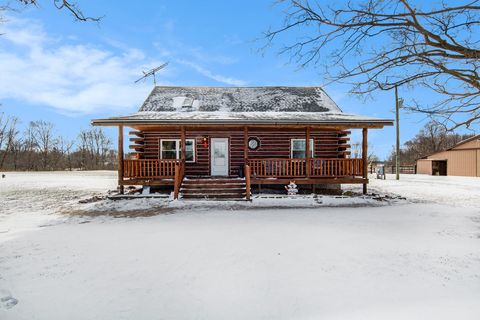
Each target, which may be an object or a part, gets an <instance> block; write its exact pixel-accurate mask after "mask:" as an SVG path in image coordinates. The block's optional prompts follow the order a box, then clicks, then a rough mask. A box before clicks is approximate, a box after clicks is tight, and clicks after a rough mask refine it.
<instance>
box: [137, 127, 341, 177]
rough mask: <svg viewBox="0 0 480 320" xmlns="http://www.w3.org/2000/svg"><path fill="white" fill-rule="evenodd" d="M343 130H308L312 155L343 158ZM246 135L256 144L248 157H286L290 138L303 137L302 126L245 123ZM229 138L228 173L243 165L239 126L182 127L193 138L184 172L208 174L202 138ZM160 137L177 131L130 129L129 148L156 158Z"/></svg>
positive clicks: (143, 156)
mask: <svg viewBox="0 0 480 320" xmlns="http://www.w3.org/2000/svg"><path fill="white" fill-rule="evenodd" d="M347 135H348V132H347V131H318V130H311V133H310V137H311V138H312V139H314V146H315V147H314V152H315V153H314V157H315V158H344V157H345V156H346V155H348V154H350V151H349V149H350V145H349V144H348V140H349V138H348V137H347ZM248 136H249V138H250V137H257V138H258V139H259V140H260V147H259V148H258V149H257V150H254V151H253V150H249V153H248V157H249V159H262V158H290V155H291V154H290V152H291V151H290V145H291V143H290V139H304V138H305V131H302V130H295V131H291V130H290V131H289V130H285V129H283V130H265V129H262V130H258V129H257V130H256V129H255V128H251V127H249V129H248ZM204 137H207V138H208V139H209V140H208V145H209V146H210V138H229V143H230V154H229V158H230V174H231V175H233V176H235V175H238V170H239V168H240V167H241V166H243V165H244V155H243V152H244V140H243V130H236V131H232V130H229V131H224V130H201V131H199V130H188V128H187V130H186V139H195V147H196V148H195V151H196V157H195V158H196V161H195V163H187V165H186V168H185V170H186V172H185V174H186V175H190V176H196V175H199V176H201V175H210V154H209V147H204V145H203V138H204ZM161 139H180V129H179V130H178V131H161V130H150V131H143V132H131V138H130V142H131V145H130V149H131V150H132V152H134V153H135V154H136V158H138V159H158V158H159V141H160V140H161Z"/></svg>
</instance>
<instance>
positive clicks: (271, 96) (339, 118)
mask: <svg viewBox="0 0 480 320" xmlns="http://www.w3.org/2000/svg"><path fill="white" fill-rule="evenodd" d="M194 123H195V124H208V123H210V124H215V123H226V124H250V123H258V124H280V123H281V124H308V123H315V124H322V123H325V124H338V123H342V124H362V125H365V126H366V127H368V126H372V127H374V126H375V127H378V126H384V125H392V123H393V122H392V120H384V119H377V118H372V117H366V116H359V115H354V114H348V113H343V112H342V110H341V109H340V108H339V107H338V106H337V104H336V103H335V102H334V101H333V100H332V99H331V98H330V97H329V96H328V95H327V93H325V91H324V90H323V89H322V88H319V87H155V88H154V89H153V90H152V92H151V93H150V95H149V96H148V98H147V99H146V100H145V102H144V103H143V105H142V107H141V108H140V110H139V111H138V112H136V113H133V114H130V115H126V116H117V117H112V118H106V119H96V120H93V121H92V124H94V125H117V124H127V125H128V124H132V125H133V124H194Z"/></svg>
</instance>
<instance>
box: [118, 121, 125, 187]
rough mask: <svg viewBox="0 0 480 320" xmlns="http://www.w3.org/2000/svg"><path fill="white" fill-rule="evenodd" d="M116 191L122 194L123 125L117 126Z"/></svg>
mask: <svg viewBox="0 0 480 320" xmlns="http://www.w3.org/2000/svg"><path fill="white" fill-rule="evenodd" d="M117 153H118V192H120V193H121V194H123V192H124V187H123V126H122V125H119V126H118V151H117Z"/></svg>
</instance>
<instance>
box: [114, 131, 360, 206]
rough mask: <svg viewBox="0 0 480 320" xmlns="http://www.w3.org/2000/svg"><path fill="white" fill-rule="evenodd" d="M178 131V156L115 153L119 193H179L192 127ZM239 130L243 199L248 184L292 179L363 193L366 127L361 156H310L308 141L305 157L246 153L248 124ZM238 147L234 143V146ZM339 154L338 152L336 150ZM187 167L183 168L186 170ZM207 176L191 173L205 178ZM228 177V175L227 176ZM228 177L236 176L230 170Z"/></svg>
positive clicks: (120, 141)
mask: <svg viewBox="0 0 480 320" xmlns="http://www.w3.org/2000/svg"><path fill="white" fill-rule="evenodd" d="M176 129H177V130H178V131H179V133H180V139H178V140H179V141H181V143H180V146H181V152H180V155H181V156H180V158H179V159H160V158H150V159H124V158H123V153H122V152H119V161H118V184H119V187H120V192H121V193H123V186H124V185H173V186H174V197H175V198H178V196H179V192H180V189H181V186H182V183H183V180H184V179H185V172H186V171H188V168H190V166H192V165H194V164H192V163H189V162H186V159H185V154H186V152H185V151H186V149H185V145H186V143H185V142H186V132H187V130H192V129H193V128H190V127H188V126H179V127H177V128H176ZM238 129H240V130H242V131H243V137H242V138H243V139H242V142H241V145H240V146H241V147H240V148H238V147H237V148H238V149H236V152H241V154H242V155H243V159H242V162H241V167H243V176H244V179H245V184H246V189H247V192H246V194H247V196H246V197H247V199H248V198H249V197H250V186H251V185H252V184H253V185H267V184H288V183H289V181H291V180H295V181H296V183H297V184H310V185H316V184H344V183H359V184H363V190H364V193H366V187H367V183H368V178H367V173H368V172H367V168H368V164H367V131H368V129H367V128H362V133H363V137H362V138H363V139H362V140H363V141H362V157H361V158H344V157H343V156H342V157H338V158H326V157H325V158H323V157H318V156H317V157H314V156H312V155H311V152H310V151H311V150H310V143H306V144H305V158H287V157H281V158H280V157H276V158H273V157H265V158H264V157H259V156H258V155H250V152H249V147H248V138H249V131H250V130H249V129H250V128H249V127H248V126H243V127H241V128H238V127H237V130H238ZM302 129H303V130H304V131H303V137H304V139H305V141H310V140H311V139H310V138H311V129H312V127H311V126H303V127H302ZM237 146H238V145H237ZM118 147H119V150H123V126H121V125H120V126H119V135H118ZM339 155H340V153H339ZM186 168H187V170H186ZM209 176H211V175H208V176H204V175H201V176H198V175H196V176H192V175H190V177H196V178H206V177H209ZM227 176H228V175H227ZM229 176H230V177H234V176H236V175H235V174H233V175H232V173H230V174H229Z"/></svg>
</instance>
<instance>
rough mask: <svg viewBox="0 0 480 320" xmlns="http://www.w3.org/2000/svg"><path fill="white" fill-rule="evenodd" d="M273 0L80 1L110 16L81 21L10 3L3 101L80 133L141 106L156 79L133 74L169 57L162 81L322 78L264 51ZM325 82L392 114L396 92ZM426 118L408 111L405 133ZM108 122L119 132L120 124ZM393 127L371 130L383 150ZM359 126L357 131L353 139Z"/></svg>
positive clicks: (367, 107)
mask: <svg viewBox="0 0 480 320" xmlns="http://www.w3.org/2000/svg"><path fill="white" fill-rule="evenodd" d="M273 2H274V1H270V0H265V1H186V0H184V1H181V0H177V1H137V2H132V1H127V0H121V1H115V2H112V1H79V5H80V6H81V7H82V10H83V11H84V13H85V14H87V15H91V16H104V18H103V19H102V20H101V22H100V23H99V24H97V23H80V22H75V21H74V20H73V18H72V17H71V16H70V15H69V14H68V13H67V12H61V11H60V12H59V11H58V10H56V9H55V8H54V7H53V6H52V5H51V2H50V1H44V2H42V4H41V6H40V7H38V8H28V9H25V10H22V11H20V12H14V13H9V15H8V17H7V21H6V22H5V23H3V24H2V25H0V33H4V35H2V36H0V101H1V103H2V106H1V109H2V110H3V111H4V112H6V113H8V114H11V115H15V116H17V117H19V118H20V120H21V121H22V124H23V125H25V124H27V123H28V122H29V121H32V120H39V119H42V120H47V121H51V122H53V123H55V125H56V128H57V131H58V134H61V135H64V136H67V137H69V138H71V139H74V138H75V137H76V135H77V134H78V132H79V130H80V129H82V128H88V126H89V123H90V120H91V119H92V118H99V117H108V116H113V115H119V114H127V113H130V112H134V111H136V110H137V109H138V107H139V106H140V105H141V103H142V102H143V100H144V99H145V98H146V96H147V94H148V93H149V91H150V90H151V88H152V82H151V81H146V82H144V83H139V84H134V81H135V80H136V79H137V78H138V77H139V76H141V73H142V70H148V69H150V68H152V67H155V66H157V65H159V64H161V63H162V62H164V61H169V62H170V64H169V65H168V67H167V68H166V69H164V70H162V71H161V73H160V74H159V75H158V76H157V84H159V85H199V86H200V85H201V86H228V85H234V86H242V85H245V86H263V85H266V86H268V85H285V86H315V85H322V84H323V83H324V82H325V80H324V78H323V76H322V74H321V73H319V72H318V71H316V70H315V69H314V68H307V69H298V68H297V66H295V65H294V64H289V63H288V58H287V57H286V56H279V55H278V54H277V50H276V49H278V48H271V49H269V50H267V51H266V52H263V53H260V52H259V49H260V48H261V47H262V46H263V45H264V44H265V42H264V41H262V40H257V39H259V38H261V37H262V32H264V31H266V30H267V29H268V27H270V26H275V25H277V26H278V25H279V24H280V23H281V21H282V17H283V16H282V8H281V7H279V6H274V5H273ZM113 3H115V4H114V5H113ZM132 3H135V5H132ZM292 36H294V35H292ZM325 89H326V91H327V92H328V93H329V95H330V96H331V97H332V98H333V99H334V100H335V101H336V102H337V104H338V105H339V106H340V107H341V108H342V109H343V110H344V111H345V112H352V113H358V114H363V115H370V116H376V117H382V118H390V119H392V118H394V114H393V109H394V96H393V92H380V93H378V94H375V95H374V99H369V100H367V101H364V100H362V99H358V98H356V97H352V96H349V95H348V94H346V92H347V91H348V87H347V86H344V85H338V84H330V85H328V86H326V87H325ZM405 90H406V89H405ZM400 94H401V95H404V96H411V95H413V94H416V95H418V94H427V93H422V92H420V93H419V92H408V91H402V90H401V91H400ZM426 121H427V119H425V117H424V116H422V115H415V114H402V118H401V132H402V138H401V140H402V141H406V140H408V139H410V138H411V137H413V136H414V135H415V133H417V132H418V130H419V129H420V128H421V127H422V126H423V125H424V123H425V122H426ZM106 130H107V132H108V133H109V134H110V135H111V136H112V138H114V137H115V136H116V130H115V129H114V128H107V129H106ZM394 131H395V130H394V127H386V128H385V129H382V130H371V131H370V135H369V138H370V139H369V140H370V145H371V148H373V151H374V152H375V153H376V154H377V155H379V156H380V157H381V158H383V157H385V156H386V155H387V154H389V153H390V151H391V149H392V146H393V144H394V141H395V136H394V133H395V132H394ZM360 136H361V135H360V133H359V132H356V131H355V132H353V135H352V140H353V141H356V140H357V141H359V140H360ZM114 141H115V140H114Z"/></svg>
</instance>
